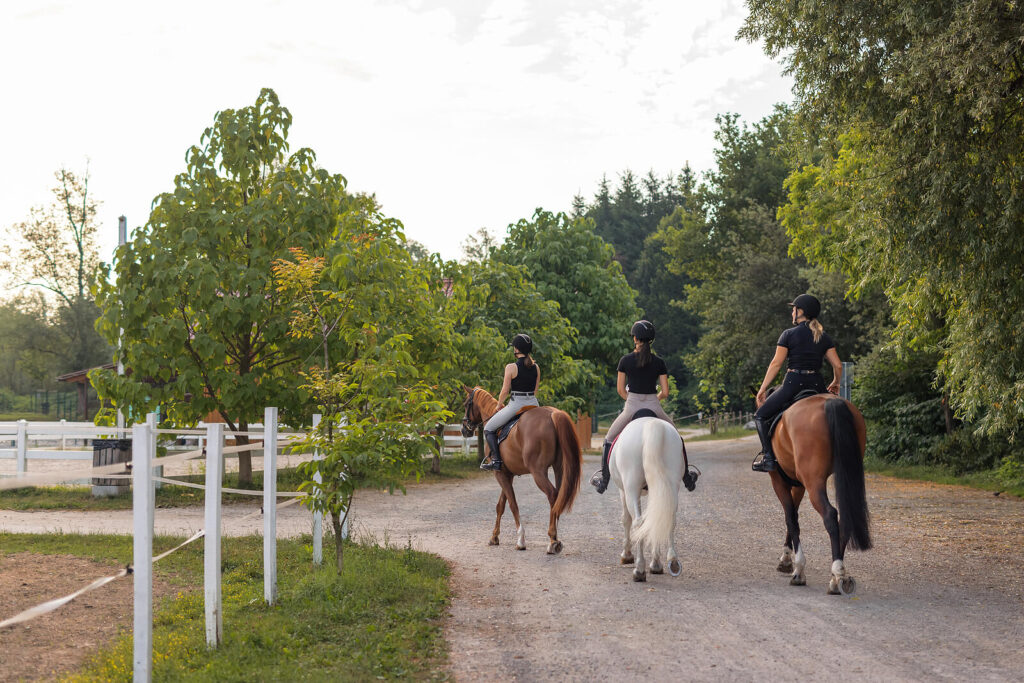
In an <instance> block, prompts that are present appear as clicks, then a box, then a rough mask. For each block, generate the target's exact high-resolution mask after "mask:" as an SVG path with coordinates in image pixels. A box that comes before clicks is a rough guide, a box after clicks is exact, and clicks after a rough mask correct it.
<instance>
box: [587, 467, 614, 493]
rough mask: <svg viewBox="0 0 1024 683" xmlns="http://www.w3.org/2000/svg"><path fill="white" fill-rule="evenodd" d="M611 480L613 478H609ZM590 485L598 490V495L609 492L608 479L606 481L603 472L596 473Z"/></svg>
mask: <svg viewBox="0 0 1024 683" xmlns="http://www.w3.org/2000/svg"><path fill="white" fill-rule="evenodd" d="M609 479H611V477H609ZM590 485H591V486H593V487H594V488H595V489H597V492H598V493H604V492H605V491H606V490H608V479H605V478H604V476H603V473H602V471H601V470H598V471H597V472H594V476H592V477H591V478H590Z"/></svg>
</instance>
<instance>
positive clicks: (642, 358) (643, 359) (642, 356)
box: [636, 341, 651, 368]
mask: <svg viewBox="0 0 1024 683" xmlns="http://www.w3.org/2000/svg"><path fill="white" fill-rule="evenodd" d="M650 362H651V342H649V341H642V342H640V348H639V349H637V352H636V366H637V367H638V368H642V367H644V366H646V365H647V364H648V363H650Z"/></svg>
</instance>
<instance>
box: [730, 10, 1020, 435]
mask: <svg viewBox="0 0 1024 683" xmlns="http://www.w3.org/2000/svg"><path fill="white" fill-rule="evenodd" d="M748 5H749V7H750V15H749V17H748V19H747V21H746V24H745V26H744V28H743V30H742V31H741V35H742V36H744V37H746V38H748V39H750V40H763V41H764V43H765V49H766V51H767V52H768V53H769V54H770V55H773V56H778V55H784V57H783V59H784V61H785V63H786V65H787V68H788V70H789V71H790V73H792V74H793V76H794V79H795V92H796V96H797V103H796V107H797V111H798V113H799V114H800V117H801V121H802V122H803V127H804V130H805V135H806V137H807V139H808V140H809V142H810V143H811V144H809V146H808V153H807V154H805V155H804V158H803V159H802V160H801V161H802V166H803V168H801V169H800V170H798V171H797V172H796V173H795V174H794V176H793V178H791V181H790V202H789V209H787V214H786V217H785V219H786V221H787V228H788V229H789V230H790V232H791V233H792V234H794V235H795V237H796V240H797V243H798V244H797V247H796V248H797V249H799V250H800V251H801V252H802V253H804V254H807V256H808V258H811V259H813V260H815V261H816V262H820V263H823V264H825V265H827V266H828V267H831V268H837V269H840V270H841V271H842V272H844V273H846V274H847V275H849V276H850V279H851V282H852V289H853V291H854V292H856V291H857V290H858V289H859V288H860V287H861V286H862V285H864V284H865V283H878V284H879V285H880V286H881V287H882V288H884V291H885V293H886V295H887V297H888V299H889V301H890V302H891V303H892V307H893V315H894V319H895V322H896V342H897V344H898V345H899V346H900V347H901V348H903V349H905V350H911V349H915V348H919V349H925V350H928V349H934V350H937V351H938V352H939V354H940V356H939V363H938V371H939V373H940V383H941V384H942V385H943V386H944V387H945V388H946V389H947V390H948V391H949V393H950V397H951V401H952V403H953V405H954V406H955V407H956V409H957V410H958V412H959V413H960V415H961V416H962V417H964V418H966V419H979V420H981V421H982V424H983V425H984V426H986V427H988V428H989V429H991V430H996V429H1005V430H1008V431H1011V432H1013V431H1016V430H1018V429H1019V426H1020V424H1021V422H1022V419H1024V280H1022V279H1021V277H1020V264H1021V263H1022V262H1024V239H1021V225H1022V224H1024V192H1022V191H1021V189H1022V186H1024V173H1022V168H1024V166H1022V162H1024V136H1022V135H1021V130H1022V126H1024V110H1022V109H1021V107H1020V102H1021V99H1022V97H1024V46H1022V44H1021V41H1020V26H1021V25H1022V23H1024V6H1021V5H1020V3H1014V2H996V1H993V0H970V1H968V2H960V3H943V2H938V0H930V1H927V2H917V3H913V4H911V5H906V4H894V3H877V2H869V1H868V0H854V1H853V2H850V3H841V4H836V3H828V2H820V1H819V2H803V3H783V2H777V1H773V0H751V1H750V2H748Z"/></svg>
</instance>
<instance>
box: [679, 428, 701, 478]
mask: <svg viewBox="0 0 1024 683" xmlns="http://www.w3.org/2000/svg"><path fill="white" fill-rule="evenodd" d="M679 440H680V441H682V440H683V436H682V434H680V435H679ZM688 461H689V458H687V457H686V443H685V442H684V443H683V467H684V468H685V469H686V471H685V472H683V486H685V487H686V490H687V491H692V490H694V489H695V488H697V477H699V476H700V470H698V469H697V468H696V467H693V466H692V465H690V463H689V462H688Z"/></svg>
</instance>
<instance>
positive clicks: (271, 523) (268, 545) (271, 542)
mask: <svg viewBox="0 0 1024 683" xmlns="http://www.w3.org/2000/svg"><path fill="white" fill-rule="evenodd" d="M263 599H264V600H266V601H267V604H268V605H273V604H274V602H275V601H276V600H277V408H270V407H268V408H265V409H264V411H263Z"/></svg>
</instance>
